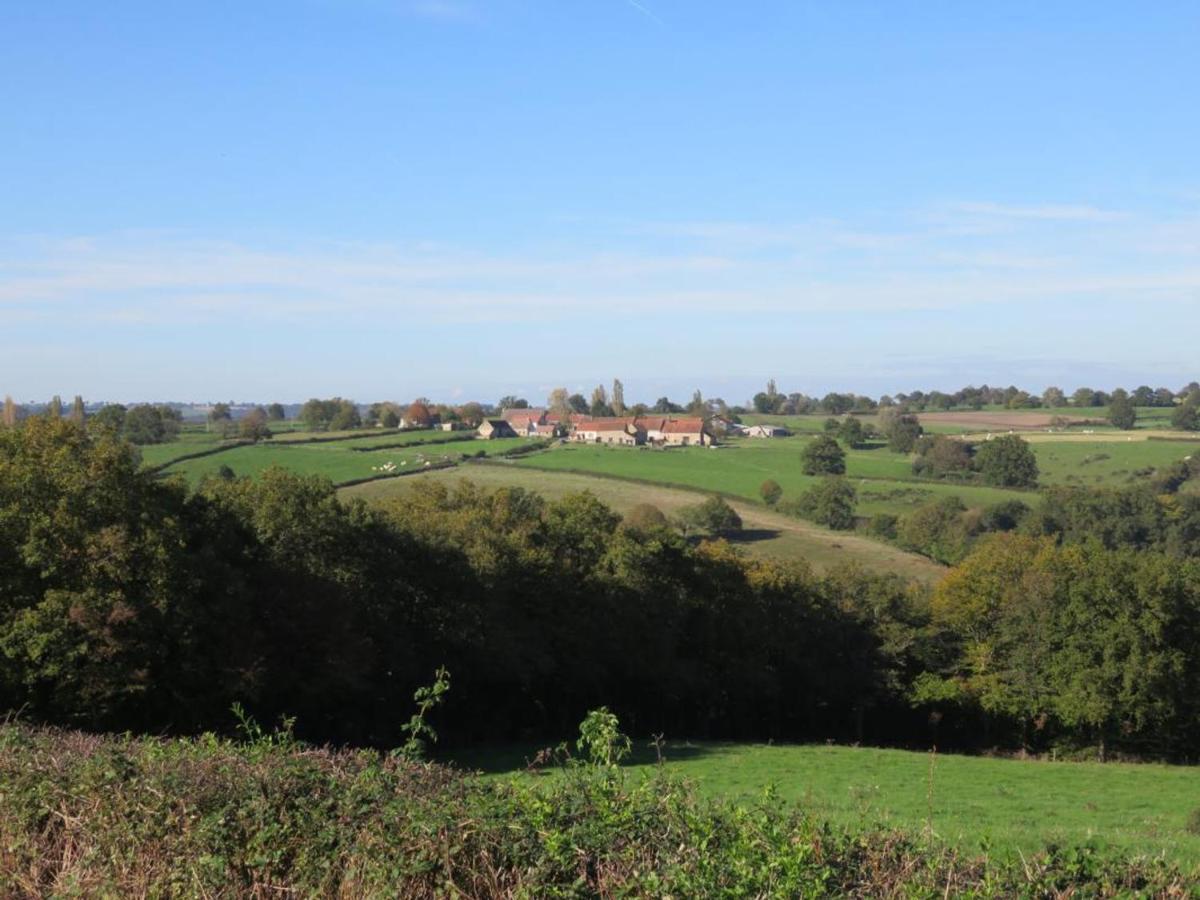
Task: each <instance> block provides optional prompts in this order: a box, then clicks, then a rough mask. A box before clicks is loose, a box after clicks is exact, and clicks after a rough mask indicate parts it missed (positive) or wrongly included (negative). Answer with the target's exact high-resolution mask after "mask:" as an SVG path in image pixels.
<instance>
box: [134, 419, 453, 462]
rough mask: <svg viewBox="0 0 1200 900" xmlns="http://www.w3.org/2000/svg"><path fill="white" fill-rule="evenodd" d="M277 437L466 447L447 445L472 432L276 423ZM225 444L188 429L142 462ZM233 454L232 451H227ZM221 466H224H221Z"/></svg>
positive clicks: (147, 452) (145, 451) (275, 440)
mask: <svg viewBox="0 0 1200 900" xmlns="http://www.w3.org/2000/svg"><path fill="white" fill-rule="evenodd" d="M271 428H272V430H273V431H274V436H273V437H272V438H271V443H272V444H277V445H284V444H306V443H311V442H313V441H314V439H316V440H317V442H320V443H326V442H327V443H331V444H339V445H343V444H342V442H345V443H344V445H343V446H348V447H350V446H352V447H392V446H396V445H415V444H428V443H431V444H440V443H447V444H448V445H457V446H460V447H461V446H466V445H467V443H468V442H467V441H457V440H456V441H447V440H446V439H447V438H450V437H455V438H458V437H461V436H463V435H464V434H465V435H467V436H468V437H470V433H469V432H462V431H456V432H445V431H439V430H437V429H429V430H422V431H397V430H387V431H380V430H376V429H370V430H367V429H357V430H354V431H306V430H303V429H300V428H290V427H288V426H287V424H286V423H279V422H275V423H272V425H271ZM221 444H226V445H228V446H230V448H232V447H234V446H236V445H237V444H236V438H235V439H232V440H228V441H227V440H225V439H224V438H223V437H221V435H220V433H219V432H217V431H211V432H210V431H208V430H207V429H205V428H204V427H203V426H185V427H184V429H183V431H182V432H181V433H180V435H179V437H178V438H177V439H176V440H174V441H171V442H170V443H166V444H151V445H149V446H145V447H141V448H139V449H140V451H141V455H142V462H143V463H144V464H145V465H147V466H151V467H153V466H162V465H166V464H167V463H170V462H171V461H172V460H175V459H179V457H181V456H187V455H190V454H192V453H196V452H199V451H202V450H209V449H212V448H215V447H217V446H219V445H221ZM225 452H229V451H225ZM218 465H220V464H219V463H218Z"/></svg>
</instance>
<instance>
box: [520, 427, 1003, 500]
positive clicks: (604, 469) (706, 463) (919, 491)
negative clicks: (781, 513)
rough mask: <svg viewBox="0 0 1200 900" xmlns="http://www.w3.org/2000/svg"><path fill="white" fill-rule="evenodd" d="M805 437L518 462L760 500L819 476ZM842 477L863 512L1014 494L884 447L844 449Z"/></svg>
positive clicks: (571, 447)
mask: <svg viewBox="0 0 1200 900" xmlns="http://www.w3.org/2000/svg"><path fill="white" fill-rule="evenodd" d="M806 441H807V439H806V438H802V437H792V438H760V439H755V438H743V439H736V440H732V441H729V442H727V443H725V444H722V445H721V446H719V447H717V448H716V449H712V448H707V447H678V448H672V449H670V450H656V449H650V448H632V447H608V446H601V445H596V444H566V445H563V446H559V447H555V448H554V449H552V450H550V451H549V452H546V453H539V454H536V455H534V456H530V457H528V458H525V459H522V460H520V461H519V462H518V463H517V465H521V466H529V467H533V468H542V469H553V470H558V471H576V472H583V473H588V474H598V475H607V476H610V477H617V478H634V479H639V480H643V481H649V482H654V483H656V484H667V485H676V486H679V487H684V488H690V489H698V490H705V491H718V492H721V493H726V494H732V495H734V496H738V497H745V498H746V499H749V500H758V499H759V492H758V491H759V486H760V485H761V484H762V483H763V481H765V480H766V479H768V478H770V479H774V480H775V481H777V482H779V484H780V486H781V487H782V488H783V492H784V497H785V498H787V497H789V496H792V497H794V496H796V495H797V494H800V493H802V492H803V491H805V490H807V489H808V488H810V487H812V486H813V485H815V484H817V483H819V481H820V479H819V478H817V477H814V476H810V475H805V474H804V472H803V463H802V461H801V456H800V454H801V451H802V450H803V448H804V445H805V443H806ZM846 476H847V478H849V479H850V481H851V482H852V483H853V484H854V487H855V488H856V489H857V490H858V493H859V504H858V510H859V514H860V515H868V516H869V515H874V514H875V513H879V512H890V513H903V512H906V511H908V510H910V509H912V508H913V507H915V506H919V505H921V504H922V503H925V502H928V501H929V500H932V499H937V498H938V497H943V496H947V495H951V494H953V495H957V496H959V497H961V498H962V499H963V502H965V503H966V504H967V505H969V506H987V505H989V504H992V503H998V502H1000V501H1002V500H1006V499H1009V498H1011V497H1013V496H1014V492H1012V491H1005V490H1000V489H997V488H990V487H981V486H976V485H961V484H953V483H943V482H918V481H914V480H913V476H912V461H911V459H910V458H909V457H906V456H901V455H899V454H894V453H890V452H889V451H888V450H886V449H884V448H878V449H873V450H853V451H850V453H848V454H847V459H846Z"/></svg>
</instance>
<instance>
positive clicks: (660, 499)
mask: <svg viewBox="0 0 1200 900" xmlns="http://www.w3.org/2000/svg"><path fill="white" fill-rule="evenodd" d="M462 479H469V480H471V481H473V482H475V483H477V484H480V485H483V486H484V487H487V488H490V489H495V488H500V487H520V488H524V489H526V490H530V491H536V492H537V493H540V494H542V495H543V496H544V497H546V498H547V499H551V500H553V499H557V498H559V497H563V496H566V495H567V494H574V493H580V492H581V491H591V492H592V493H593V494H594V495H595V496H596V497H598V498H599V499H600V500H601V501H603V502H604V503H606V504H608V505H609V506H611V507H612V508H613V509H615V510H616V511H617V512H619V513H625V512H628V511H629V510H630V509H631V508H632V507H634V506H636V505H637V504H639V503H650V504H653V505H654V506H657V507H658V508H659V509H661V510H662V511H663V512H665V513H667V514H668V515H671V514H673V513H675V512H677V511H678V510H679V509H680V508H681V507H683V506H688V505H691V504H695V503H697V502H699V501H700V500H702V499H703V497H704V495H703V494H700V493H697V492H694V491H687V490H679V489H675V488H667V487H661V486H658V485H645V484H637V483H634V482H629V481H621V480H618V479H613V478H599V477H596V476H591V475H576V474H573V473H569V472H555V471H544V470H535V469H531V468H527V467H523V466H518V465H515V464H513V463H503V464H501V463H497V464H495V465H491V464H489V465H468V466H461V467H459V468H456V469H443V470H441V471H434V472H429V473H427V474H423V475H417V476H414V477H412V478H396V479H389V480H386V481H373V482H370V483H368V484H361V485H355V486H353V487H347V488H343V489H342V490H341V492H340V493H341V494H342V495H343V496H347V497H365V498H367V499H374V500H381V499H387V498H390V497H402V496H404V494H405V493H406V492H407V491H409V490H412V488H413V486H414V485H416V484H418V483H420V482H422V481H427V480H436V481H443V482H447V483H451V484H452V483H455V482H458V481H461V480H462ZM733 507H734V509H736V510H737V512H738V515H740V516H741V517H742V521H743V523H744V525H745V533H744V535H743V536H742V537H741V538H740V539H738V540H737V543H738V544H739V545H740V546H742V547H744V548H745V549H746V550H747V551H748V552H749V553H751V554H754V555H758V556H764V557H773V558H777V559H804V560H806V561H807V562H808V563H809V564H810V565H812V566H813V567H814V568H815V569H816V570H818V571H824V570H827V569H829V568H831V567H833V566H835V565H839V564H844V563H848V562H849V563H856V564H858V565H861V566H863V567H864V568H866V569H869V570H871V571H874V572H880V573H886V572H891V573H895V574H897V575H901V576H904V577H906V578H915V579H918V580H920V581H925V582H932V581H936V580H937V579H939V578H941V576H942V575H943V574H944V573H945V571H946V570H945V568H944V567H942V566H940V565H938V564H937V563H935V562H933V561H932V560H929V559H926V558H925V557H923V556H918V555H917V554H915V553H905V552H904V551H903V550H899V549H897V548H896V547H893V546H890V545H888V544H882V543H879V542H877V541H872V540H867V539H865V538H861V537H858V536H856V535H854V534H845V533H839V532H833V531H829V530H828V529H825V528H821V527H819V526H817V525H813V524H811V523H808V522H803V521H800V520H797V519H793V518H791V517H788V516H783V515H780V514H778V513H774V512H771V511H770V510H769V509H766V508H765V507H763V506H762V505H761V504H757V503H749V502H741V503H739V502H736V501H735V502H734V503H733Z"/></svg>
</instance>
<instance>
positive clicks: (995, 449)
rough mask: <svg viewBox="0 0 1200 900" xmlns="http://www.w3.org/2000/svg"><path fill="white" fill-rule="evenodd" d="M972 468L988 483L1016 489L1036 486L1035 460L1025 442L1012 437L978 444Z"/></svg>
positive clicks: (1006, 436) (1036, 469)
mask: <svg viewBox="0 0 1200 900" xmlns="http://www.w3.org/2000/svg"><path fill="white" fill-rule="evenodd" d="M975 466H976V468H978V469H979V472H980V474H981V475H982V476H983V480H984V481H986V482H987V483H988V484H994V485H997V486H998V487H1017V488H1030V487H1036V486H1037V481H1038V464H1037V457H1036V456H1035V455H1034V453H1033V449H1032V448H1031V447H1030V446H1029V444H1028V442H1026V441H1025V440H1023V439H1022V438H1020V437H1019V436H1018V435H1015V434H1006V435H1003V436H1001V437H998V438H993V439H992V440H990V441H984V442H983V443H982V444H980V445H979V448H978V449H977V450H976V451H975Z"/></svg>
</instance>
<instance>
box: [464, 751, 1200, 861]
mask: <svg viewBox="0 0 1200 900" xmlns="http://www.w3.org/2000/svg"><path fill="white" fill-rule="evenodd" d="M639 747H640V749H639V750H638V752H637V754H636V756H635V759H634V763H633V765H634V767H635V768H638V767H643V768H644V767H649V766H652V765H654V758H655V757H654V753H653V752H652V751H650V750H649V749H647V748H646V747H645V745H644V742H640V744H639ZM664 753H665V756H666V760H667V762H666V765H667V766H668V767H670V768H671V769H673V770H674V771H676V772H677V773H678V774H681V775H683V776H685V777H687V778H688V779H690V780H693V781H694V782H695V784H696V785H697V787H698V789H699V790H700V791H701V792H703V793H705V794H708V795H710V796H721V797H728V798H730V799H737V798H745V797H752V796H754V795H758V794H761V793H762V791H763V790H764V789H765V788H766V787H767V786H768V785H773V786H775V787H776V788H777V789H778V791H779V793H780V795H781V796H782V797H783V798H785V799H787V800H791V801H794V802H796V803H799V804H800V805H801V806H802V807H803V808H804V809H806V810H809V811H811V812H812V813H813V814H814V815H816V816H818V817H821V818H826V819H828V820H830V821H831V822H834V823H837V824H842V825H855V826H862V825H867V826H870V825H872V824H879V825H890V826H896V827H901V828H905V829H910V830H914V831H921V830H924V829H926V828H928V827H930V826H931V827H932V830H933V833H934V834H935V835H936V836H937V837H939V838H941V839H942V840H944V841H946V842H948V843H950V844H953V845H955V846H958V847H961V848H963V849H966V850H972V851H976V852H977V851H979V850H980V849H981V848H985V849H987V850H988V852H990V853H993V854H995V855H999V856H1006V855H1011V854H1014V853H1016V852H1017V851H1020V852H1023V853H1029V852H1031V851H1034V850H1036V849H1038V848H1039V847H1041V846H1044V845H1045V844H1046V843H1047V842H1060V843H1068V842H1069V843H1073V844H1078V843H1084V842H1088V841H1092V842H1095V843H1096V844H1098V845H1100V846H1106V847H1118V848H1122V849H1125V850H1127V851H1132V852H1134V853H1138V854H1146V855H1165V856H1166V857H1167V858H1168V859H1171V860H1174V861H1177V862H1179V863H1180V864H1182V865H1184V866H1185V867H1187V868H1189V869H1191V868H1195V867H1197V866H1200V835H1193V834H1190V833H1188V832H1187V830H1186V828H1185V825H1186V823H1187V820H1188V815H1189V813H1191V811H1192V810H1193V809H1195V808H1197V807H1200V769H1197V768H1195V767H1190V766H1164V765H1133V764H1116V763H1107V764H1100V763H1082V762H1043V761H1023V760H1013V759H990V758H985V757H970V756H952V755H937V756H933V755H931V754H928V753H912V752H907V751H903V750H880V749H873V748H865V747H863V748H857V747H834V746H822V745H815V746H814V745H801V746H788V745H774V746H772V745H763V744H719V743H698V744H691V743H686V744H685V743H675V744H668V745H667V747H666V749H665V751H664ZM531 756H532V749H531V748H521V749H518V748H499V749H492V750H488V751H476V752H471V753H467V754H462V755H460V756H456V757H455V760H456V762H458V764H460V765H463V766H465V767H468V768H473V769H480V770H482V771H485V772H488V773H492V774H499V773H505V772H518V771H520V770H522V769H523V767H524V762H525V760H526V759H527V758H529V757H531Z"/></svg>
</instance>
